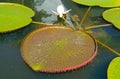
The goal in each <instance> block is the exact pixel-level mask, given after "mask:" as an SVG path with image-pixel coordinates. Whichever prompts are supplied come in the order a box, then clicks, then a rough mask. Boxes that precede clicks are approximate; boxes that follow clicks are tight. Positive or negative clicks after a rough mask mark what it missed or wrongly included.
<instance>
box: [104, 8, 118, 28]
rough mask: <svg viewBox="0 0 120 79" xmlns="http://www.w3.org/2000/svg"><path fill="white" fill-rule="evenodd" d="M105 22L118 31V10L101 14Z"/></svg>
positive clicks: (113, 9)
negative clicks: (112, 25) (111, 24)
mask: <svg viewBox="0 0 120 79" xmlns="http://www.w3.org/2000/svg"><path fill="white" fill-rule="evenodd" d="M103 17H104V19H105V20H107V21H109V22H111V23H113V24H114V25H115V27H116V28H118V29H120V8H112V9H109V10H106V11H104V12H103Z"/></svg>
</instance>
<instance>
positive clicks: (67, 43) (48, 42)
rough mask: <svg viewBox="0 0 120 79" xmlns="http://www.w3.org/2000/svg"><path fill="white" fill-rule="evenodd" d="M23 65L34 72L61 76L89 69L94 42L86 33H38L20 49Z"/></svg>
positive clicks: (57, 30)
mask: <svg viewBox="0 0 120 79" xmlns="http://www.w3.org/2000/svg"><path fill="white" fill-rule="evenodd" d="M21 49H22V57H23V59H24V61H25V62H26V63H27V64H28V65H29V66H30V67H31V68H32V69H33V70H35V71H42V72H62V71H66V70H72V69H76V68H79V67H81V66H84V65H86V64H87V63H88V62H90V61H91V60H92V59H93V58H94V57H95V55H96V52H97V46H96V43H95V41H94V39H93V38H92V37H91V36H90V35H89V34H88V33H85V32H83V31H74V30H72V29H70V28H67V27H61V26H51V27H44V28H40V29H37V30H35V31H33V32H31V33H30V34H28V36H27V37H26V38H25V40H24V41H23V44H22V46H21Z"/></svg>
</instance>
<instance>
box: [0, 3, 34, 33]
mask: <svg viewBox="0 0 120 79" xmlns="http://www.w3.org/2000/svg"><path fill="white" fill-rule="evenodd" d="M33 16H34V11H33V10H32V9H31V8H28V7H26V6H24V5H20V4H16V3H0V32H8V31H13V30H16V29H19V28H22V27H24V26H26V25H28V24H29V23H30V22H31V21H32V19H31V17H33Z"/></svg>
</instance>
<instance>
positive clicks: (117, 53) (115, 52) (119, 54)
mask: <svg viewBox="0 0 120 79" xmlns="http://www.w3.org/2000/svg"><path fill="white" fill-rule="evenodd" d="M95 40H96V42H98V43H99V44H100V45H102V46H103V47H105V48H107V49H108V50H110V51H112V52H113V53H114V54H116V55H118V56H120V53H119V52H117V51H115V50H114V49H112V48H111V47H109V46H107V45H105V44H104V43H102V42H100V41H99V40H97V39H95Z"/></svg>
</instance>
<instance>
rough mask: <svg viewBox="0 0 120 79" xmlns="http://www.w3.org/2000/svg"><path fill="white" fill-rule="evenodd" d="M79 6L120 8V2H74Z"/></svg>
mask: <svg viewBox="0 0 120 79" xmlns="http://www.w3.org/2000/svg"><path fill="white" fill-rule="evenodd" d="M73 1H74V2H76V3H78V4H83V5H87V6H100V7H117V6H120V0H73Z"/></svg>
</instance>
